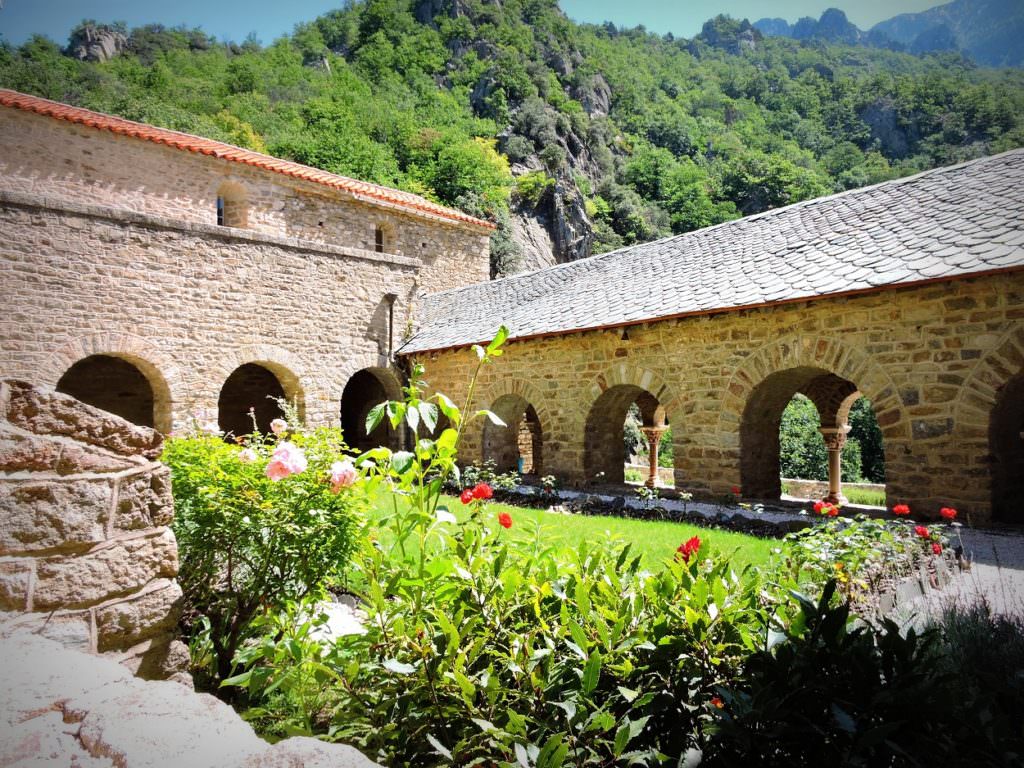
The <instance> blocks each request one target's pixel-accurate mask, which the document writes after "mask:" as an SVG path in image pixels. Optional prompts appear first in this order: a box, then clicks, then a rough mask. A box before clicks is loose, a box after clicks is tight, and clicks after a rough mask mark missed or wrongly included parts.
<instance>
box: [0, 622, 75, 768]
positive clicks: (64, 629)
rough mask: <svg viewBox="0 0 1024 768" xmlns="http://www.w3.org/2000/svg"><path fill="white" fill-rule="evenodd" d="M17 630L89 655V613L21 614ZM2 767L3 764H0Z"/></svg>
mask: <svg viewBox="0 0 1024 768" xmlns="http://www.w3.org/2000/svg"><path fill="white" fill-rule="evenodd" d="M21 616H22V618H21V620H20V621H18V628H19V629H21V630H27V631H31V632H32V633H33V634H35V635H36V636H38V637H45V638H46V639H48V640H53V641H54V642H57V643H60V644H61V645H62V646H64V647H65V648H70V649H73V650H77V651H81V652H82V653H91V652H92V650H93V647H92V620H91V617H90V612H89V611H57V612H55V613H29V614H21ZM0 765H3V763H0Z"/></svg>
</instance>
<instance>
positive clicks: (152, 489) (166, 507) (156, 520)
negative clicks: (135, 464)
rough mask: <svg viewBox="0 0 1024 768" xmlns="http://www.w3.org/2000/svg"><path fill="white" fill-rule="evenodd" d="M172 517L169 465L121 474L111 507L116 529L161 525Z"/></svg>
mask: <svg viewBox="0 0 1024 768" xmlns="http://www.w3.org/2000/svg"><path fill="white" fill-rule="evenodd" d="M173 517H174V500H173V499H172V498H171V471H170V469H168V468H167V467H164V466H160V467H157V468H155V469H154V471H153V472H148V473H145V474H140V475H132V476H130V477H125V478H122V480H121V482H120V484H119V486H118V489H117V504H116V506H115V509H114V531H115V533H117V532H124V531H137V530H144V529H146V528H158V527H162V526H165V525H169V524H170V522H171V520H172V518H173Z"/></svg>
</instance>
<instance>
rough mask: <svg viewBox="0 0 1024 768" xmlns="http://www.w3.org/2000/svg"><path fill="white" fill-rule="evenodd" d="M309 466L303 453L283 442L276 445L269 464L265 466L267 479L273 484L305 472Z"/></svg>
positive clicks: (292, 445)
mask: <svg viewBox="0 0 1024 768" xmlns="http://www.w3.org/2000/svg"><path fill="white" fill-rule="evenodd" d="M308 465H309V462H308V460H307V459H306V454H305V452H304V451H303V450H302V449H301V448H299V447H298V446H297V445H295V444H294V443H289V442H288V441H287V440H284V441H282V442H280V443H278V444H277V448H275V449H274V453H273V455H272V456H271V457H270V463H268V464H267V469H266V473H267V477H269V478H270V479H271V480H273V481H274V482H277V481H278V480H284V479H285V478H286V477H289V476H290V475H297V474H299V473H301V472H305V471H306V467H307V466H308Z"/></svg>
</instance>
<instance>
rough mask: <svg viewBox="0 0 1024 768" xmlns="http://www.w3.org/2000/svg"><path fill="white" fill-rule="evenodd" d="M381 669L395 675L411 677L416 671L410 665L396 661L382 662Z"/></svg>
mask: <svg viewBox="0 0 1024 768" xmlns="http://www.w3.org/2000/svg"><path fill="white" fill-rule="evenodd" d="M383 667H384V669H386V670H388V671H389V672H394V673H395V674H396V675H411V674H412V673H413V672H415V671H416V667H414V666H413V665H412V664H405V663H403V662H401V661H399V660H398V659H388V660H387V661H385V662H384V664H383Z"/></svg>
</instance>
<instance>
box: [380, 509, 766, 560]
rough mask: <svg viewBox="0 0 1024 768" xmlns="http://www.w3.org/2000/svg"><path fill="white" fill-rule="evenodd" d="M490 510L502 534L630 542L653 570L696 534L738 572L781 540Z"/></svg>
mask: <svg viewBox="0 0 1024 768" xmlns="http://www.w3.org/2000/svg"><path fill="white" fill-rule="evenodd" d="M382 501H383V500H382ZM441 504H442V505H443V506H446V507H447V509H448V510H449V511H450V512H451V513H452V514H454V515H455V516H456V517H457V518H459V519H462V517H464V516H465V515H466V514H467V512H466V507H465V506H463V504H462V503H461V502H460V501H459V500H458V499H457V498H455V497H452V496H445V497H444V499H443V501H442V502H441ZM488 510H489V512H490V513H491V514H492V515H493V516H494V519H495V526H497V516H498V514H499V513H501V512H507V513H508V514H509V515H511V516H512V528H511V529H509V531H508V532H507V534H505V535H508V536H511V537H512V538H513V539H518V540H522V541H524V542H525V541H530V542H532V541H533V537H534V536H535V535H536V530H537V526H540V531H541V536H542V537H543V538H544V540H545V541H546V542H549V543H551V544H552V545H556V546H559V545H560V546H564V547H571V548H575V547H578V546H579V545H580V542H582V541H587V542H589V543H590V544H598V543H603V544H607V545H609V546H611V545H612V544H613V542H619V543H620V544H619V545H620V546H621V543H627V542H628V543H630V544H632V547H633V549H632V551H633V552H635V553H636V554H639V555H642V556H643V558H644V559H643V563H644V565H645V567H647V568H649V569H651V570H654V569H657V568H658V567H659V566H660V565H661V564H662V563H663V562H664V561H665V560H667V559H669V558H671V557H673V556H674V555H675V551H676V548H677V547H678V546H679V545H680V544H682V543H683V542H684V541H686V540H687V539H689V538H690V537H691V536H699V537H700V540H701V542H702V546H703V547H706V548H707V549H706V550H705V551H714V552H716V553H720V554H723V555H725V556H727V557H729V558H730V560H731V562H732V563H733V564H734V565H735V568H736V570H737V571H739V570H740V569H741V568H743V567H744V566H745V565H765V564H767V562H768V559H769V557H770V555H771V551H772V549H773V548H776V547H778V546H779V542H778V541H775V540H772V539H759V538H757V537H755V536H748V535H746V534H742V533H733V532H731V531H719V530H714V529H709V528H699V527H697V526H694V525H688V524H685V523H672V522H657V521H647V520H630V519H627V518H621V517H602V516H588V515H562V514H555V513H551V512H548V511H546V510H543V509H530V508H526V507H513V506H509V505H507V504H498V503H491V504H489V505H488Z"/></svg>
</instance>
